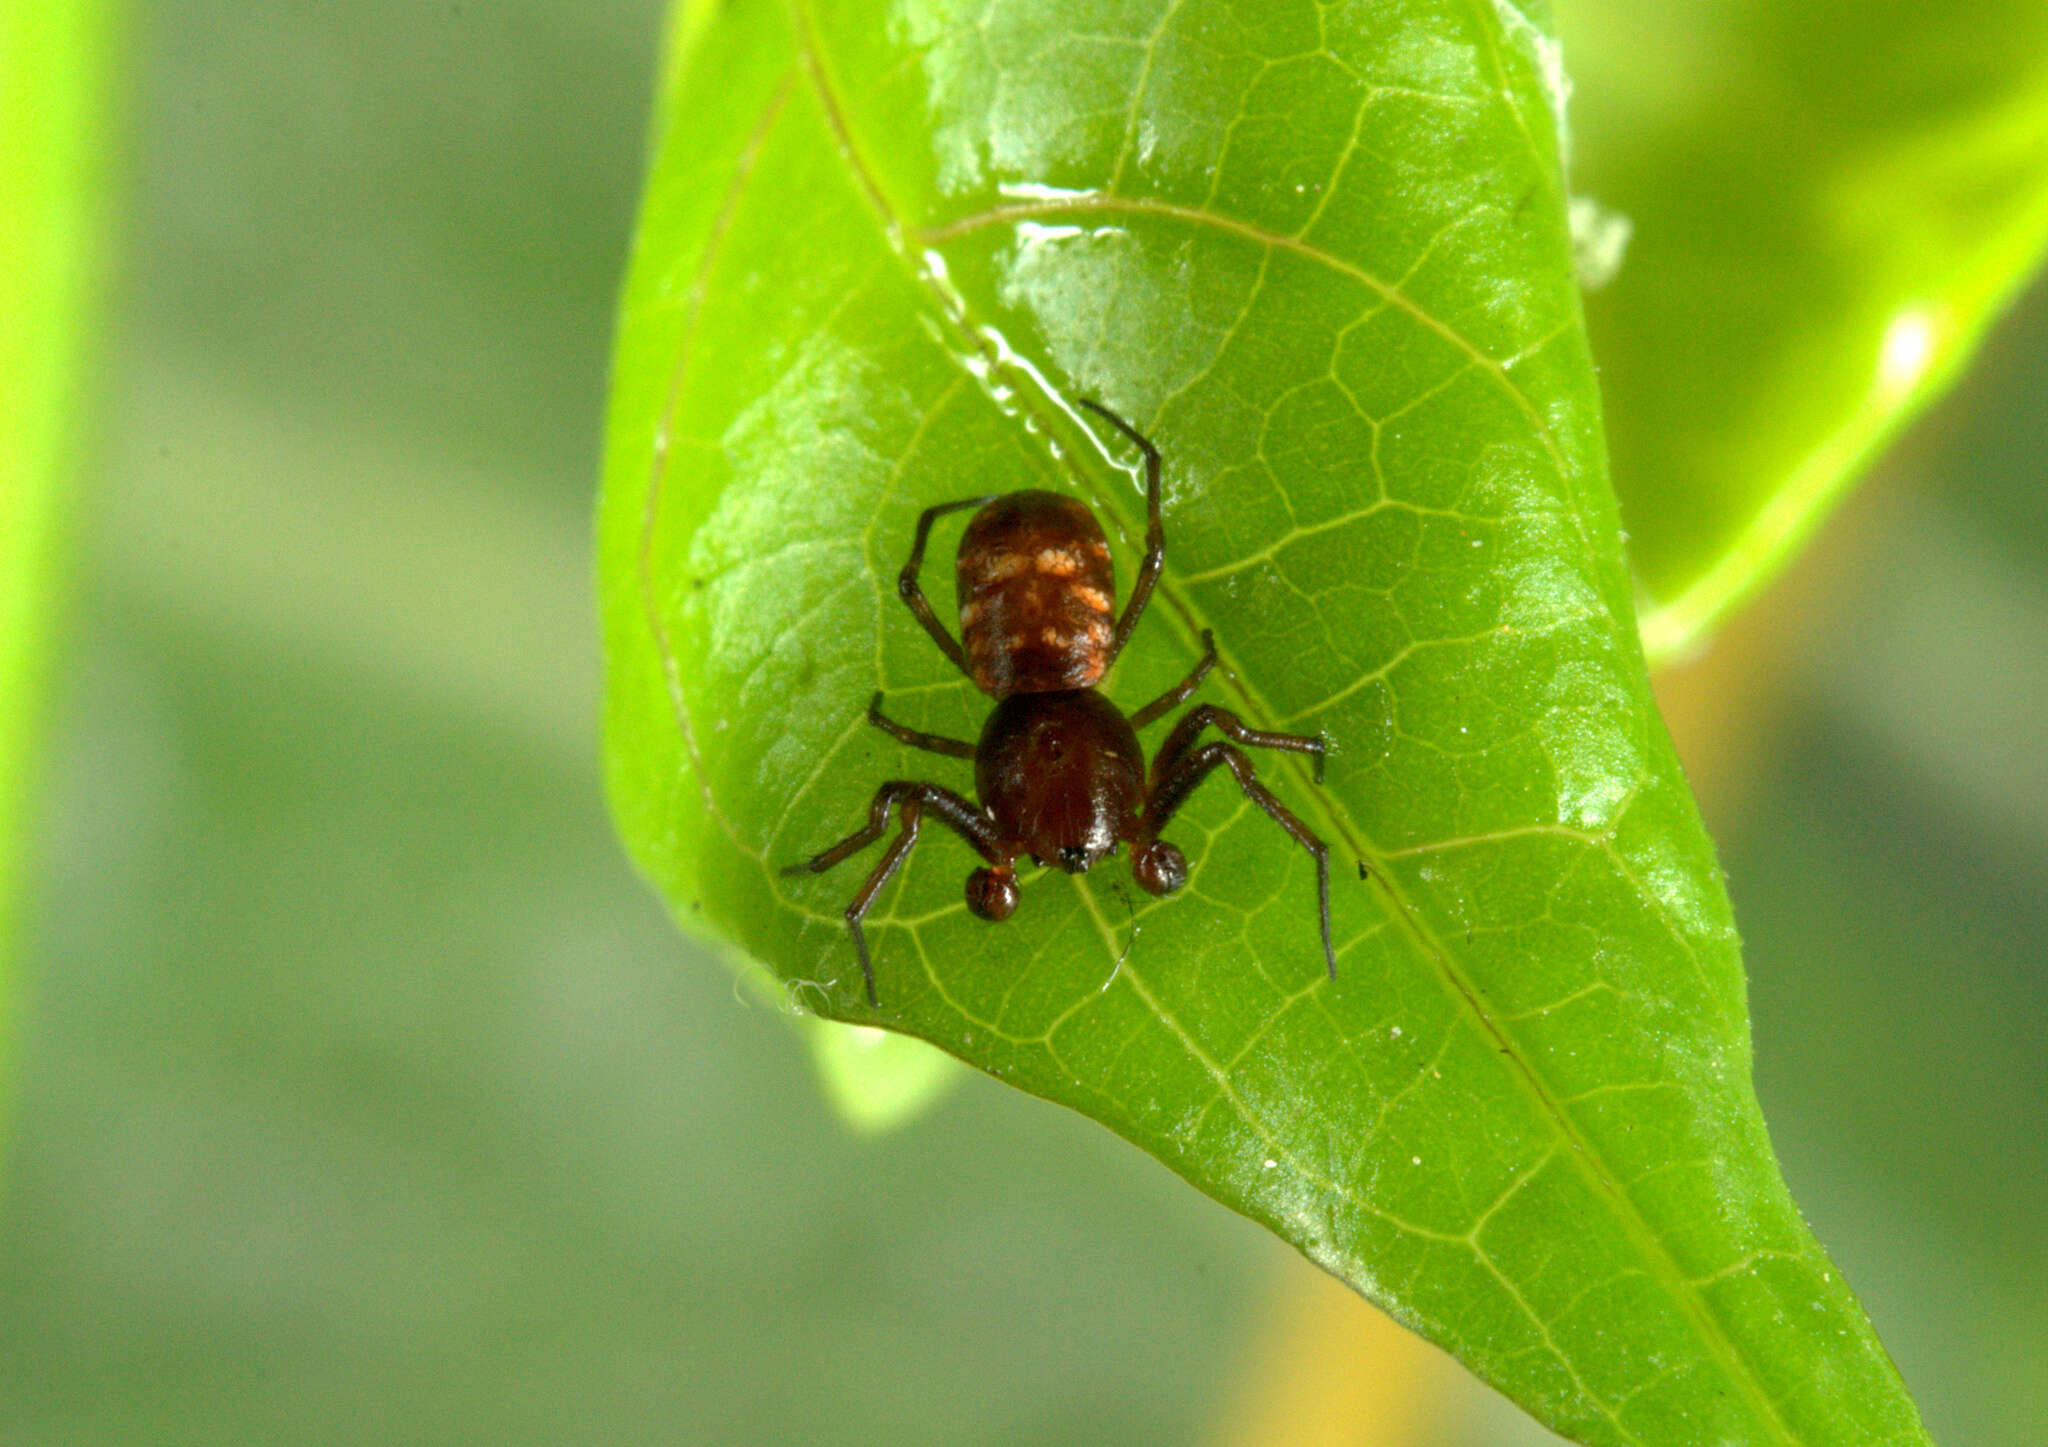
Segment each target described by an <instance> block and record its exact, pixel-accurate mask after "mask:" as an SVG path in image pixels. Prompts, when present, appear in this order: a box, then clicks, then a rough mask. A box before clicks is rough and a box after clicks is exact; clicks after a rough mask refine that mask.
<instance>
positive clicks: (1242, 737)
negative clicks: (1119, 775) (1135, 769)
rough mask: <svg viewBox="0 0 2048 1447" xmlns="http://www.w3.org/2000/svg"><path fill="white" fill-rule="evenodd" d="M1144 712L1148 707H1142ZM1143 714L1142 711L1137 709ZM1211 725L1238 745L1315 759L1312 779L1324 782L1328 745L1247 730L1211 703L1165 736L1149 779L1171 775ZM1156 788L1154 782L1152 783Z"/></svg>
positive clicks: (1303, 737) (1191, 713)
mask: <svg viewBox="0 0 2048 1447" xmlns="http://www.w3.org/2000/svg"><path fill="white" fill-rule="evenodd" d="M1145 707H1146V708H1147V709H1149V708H1150V707H1151V705H1150V704H1147V705H1146V706H1145ZM1140 711H1141V712H1143V710H1140ZM1210 724H1214V725H1216V731H1217V732H1218V733H1221V734H1224V735H1226V736H1227V737H1229V738H1233V739H1235V740H1237V741H1238V742H1239V743H1241V744H1250V745H1251V746H1252V747H1253V748H1259V749H1285V750H1287V751H1288V752H1289V753H1293V754H1308V755H1310V756H1312V757H1313V758H1314V759H1315V761H1316V762H1315V778H1316V782H1317V783H1318V784H1320V783H1322V782H1323V755H1324V754H1325V753H1326V752H1327V751H1328V748H1329V746H1328V745H1327V744H1325V743H1324V742H1323V741H1322V740H1321V739H1319V738H1310V737H1309V736H1308V735H1306V734H1276V733H1272V732H1270V731H1268V730H1266V729H1255V728H1251V727H1248V726H1247V725H1246V724H1245V721H1244V720H1243V719H1241V718H1239V717H1238V716H1237V715H1236V714H1234V713H1232V712H1231V711H1230V710H1229V709H1227V708H1218V707H1216V705H1215V704H1213V703H1205V704H1199V705H1197V706H1196V707H1194V708H1191V709H1189V710H1188V711H1187V714H1186V716H1185V717H1183V718H1182V719H1181V721H1180V722H1179V723H1177V724H1175V725H1174V726H1173V732H1172V733H1170V734H1168V735H1167V736H1166V742H1165V743H1163V744H1161V745H1160V746H1159V753H1158V755H1157V756H1156V757H1155V758H1154V759H1153V760H1152V777H1153V779H1154V780H1155V781H1157V780H1159V779H1162V778H1164V777H1165V776H1166V775H1167V774H1168V773H1170V772H1172V770H1173V769H1174V767H1175V765H1177V764H1178V763H1179V761H1180V756H1181V755H1182V754H1185V753H1186V752H1187V751H1188V750H1189V748H1190V747H1191V746H1192V745H1193V744H1194V742H1195V737H1196V736H1197V735H1198V734H1200V733H1201V732H1202V730H1203V729H1205V728H1207V727H1208V726H1209V725H1210ZM1155 787H1156V783H1155Z"/></svg>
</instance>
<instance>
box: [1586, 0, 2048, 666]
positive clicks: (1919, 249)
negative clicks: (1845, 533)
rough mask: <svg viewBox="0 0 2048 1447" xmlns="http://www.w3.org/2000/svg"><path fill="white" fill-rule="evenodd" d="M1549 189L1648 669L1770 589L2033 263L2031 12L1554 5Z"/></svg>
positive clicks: (1939, 386) (1975, 4)
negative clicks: (1564, 138)
mask: <svg viewBox="0 0 2048 1447" xmlns="http://www.w3.org/2000/svg"><path fill="white" fill-rule="evenodd" d="M1559 13H1560V16H1561V19H1562V21H1563V28H1564V31H1565V40H1566V42H1567V49H1566V54H1567V56H1568V57H1569V59H1570V62H1571V67H1572V74H1573V78H1574V81H1575V89H1574V92H1573V98H1572V116H1571V119H1572V134H1573V139H1574V143H1575V144H1574V146H1573V153H1572V165H1571V180H1572V185H1573V188H1574V189H1575V190H1580V191H1584V192H1585V193H1587V195H1588V196H1589V197H1590V198H1591V199H1593V200H1595V201H1597V202H1598V203H1600V204H1601V205H1602V206H1605V207H1607V208H1610V209H1611V210H1613V211H1615V212H1618V213H1620V214H1621V215H1623V216H1625V217H1627V218H1628V220H1629V221H1630V222H1631V223H1632V227H1633V237H1632V239H1631V241H1630V243H1629V246H1628V252H1627V260H1626V262H1625V263H1624V264H1623V266H1622V267H1621V270H1620V272H1619V273H1618V275H1617V276H1616V278H1615V280H1614V283H1613V284H1612V285H1611V286H1609V287H1606V288H1604V289H1601V290H1599V291H1597V292H1595V293H1594V294H1593V295H1592V296H1591V297H1590V299H1589V300H1588V302H1587V313H1588V317H1587V320H1588V326H1589V328H1590V330H1591V332H1592V336H1593V350H1594V354H1595V355H1596V356H1597V357H1598V358H1599V359H1600V367H1601V385H1602V387H1603V389H1604V390H1605V393H1606V400H1607V416H1608V428H1609V431H1608V437H1609V442H1610V445H1611V447H1612V449H1613V464H1614V481H1615V486H1616V489H1617V490H1618V491H1619V493H1620V495H1621V509H1622V520H1623V524H1624V526H1625V527H1626V528H1627V529H1628V532H1629V554H1630V562H1631V563H1632V564H1633V566H1634V567H1635V569H1636V571H1637V574H1638V577H1639V579H1640V582H1641V584H1642V588H1643V591H1644V594H1645V596H1646V600H1647V601H1646V602H1645V604H1644V615H1643V637H1644V642H1645V644H1646V645H1647V646H1648V648H1649V650H1650V654H1651V656H1652V658H1658V657H1663V656H1668V655H1671V654H1675V653H1680V652H1683V651H1684V650H1686V649H1687V648H1688V647H1690V646H1692V645H1694V644H1696V643H1697V642H1699V641H1700V640H1701V639H1703V638H1704V637H1705V636H1706V635H1707V633H1708V632H1710V631H1711V630H1712V628H1713V627H1714V626H1715V625H1716V624H1717V623H1718V622H1719V621H1720V619H1721V618H1722V617H1723V616H1725V615H1726V613H1727V611H1728V610H1729V609H1730V608H1732V607H1734V606H1735V605H1736V604H1737V603H1739V602H1740V601H1741V600H1742V599H1743V598H1745V597H1746V596H1748V595H1749V594H1750V593H1751V592H1753V591H1754V590H1755V589H1756V588H1758V587H1759V586H1761V585H1762V584H1763V583H1764V582H1766V581H1768V580H1769V579H1770V578H1771V577H1772V576H1773V575H1774V574H1775V573H1776V572H1777V570H1778V569H1779V568H1780V567H1781V566H1783V564H1784V563H1785V562H1786V561H1787V560H1788V559H1789V558H1790V557H1791V556H1792V555H1793V554H1794V553H1795V552H1796V551H1797V549H1798V547H1799V545H1800V544H1801V543H1802V542H1804V540H1805V539H1806V537H1807V536H1808V535H1809V534H1810V533H1811V531H1812V529H1813V528H1814V527H1815V526H1816V525H1817V523H1818V522H1819V521H1820V519H1821V518H1823V517H1824V516H1825V515H1826V514H1827V512H1828V511H1829V510H1830V509H1831V508H1832V507H1833V506H1834V504H1835V503H1836V502H1837V501H1839V499H1840V498H1841V496H1842V495H1843V493H1844V492H1845V491H1846V490H1847V489H1848V488H1849V487H1850V486H1851V485H1852V484H1853V483H1854V482H1855V480H1856V478H1857V477H1858V476H1859V475H1860V474H1861V473H1862V472H1863V471H1864V470H1865V468H1866V467H1867V466H1868V465H1869V463H1870V461H1871V459H1872V458H1873V457H1874V456H1875V455H1876V453H1877V451H1878V450H1879V449H1880V448H1881V447H1882V446H1883V445H1884V444H1885V443H1886V442H1888V441H1889V440H1890V439H1891V438H1892V437H1893V436H1894V435H1895V434H1896V433H1897V432H1898V431H1899V429H1900V428H1901V427H1902V426H1903V425H1904V424H1905V423H1906V422H1908V421H1910V420H1911V419H1912V418H1913V417H1914V416H1916V415H1917V414H1918V413H1919V412H1920V411H1921V410H1922V409H1923V408H1925V407H1926V406H1927V405H1928V403H1929V402H1930V401H1932V400H1933V399H1934V398H1935V397H1937V396H1939V395H1940V394H1941V393H1942V391H1944V390H1945V389H1946V387H1947V385H1948V383H1949V382H1950V381H1951V380H1953V378H1954V377H1955V376H1956V374H1957V373H1958V372H1959V371H1960V370H1961V368H1962V366H1963V365H1964V364H1965V363H1966V362H1967V361H1968V360H1969V358H1970V356H1971V354H1972V353H1973V352H1974V351H1975V349H1976V345H1977V342H1978V340H1979V338H1980V337H1981V335H1982V334H1983V331H1984V329H1985V327H1986V326H1987V325H1989V323H1990V322H1991V321H1992V320H1994V319H1995V318H1996V316H1997V315H1998V313H1999V312H2000V311H2001V310H2002V309H2003V307H2004V306H2005V304H2006V302H2007V301H2008V300H2010V299H2011V297H2012V296H2013V294H2014V293H2015V291H2016V290H2017V289H2018V287H2019V286H2020V285H2021V284H2022V283H2023V282H2024V281H2025V279H2026V277H2027V276H2028V275H2029V274H2030V273H2031V272H2032V271H2033V270H2034V269H2035V268H2036V267H2037V266H2038V265H2039V263H2040V259H2041V256H2042V252H2043V249H2044V247H2048V7H2043V6H2042V5H2040V4H2038V3H2036V0H1967V3H1962V4H1954V5H1919V4H1900V3H1887V4H1877V5H1871V4H1845V3H1841V0H1777V3H1770V4H1747V5H1699V4H1695V3H1689V0H1650V3H1648V4H1644V3H1639V0H1569V3H1567V4H1563V5H1560V6H1559Z"/></svg>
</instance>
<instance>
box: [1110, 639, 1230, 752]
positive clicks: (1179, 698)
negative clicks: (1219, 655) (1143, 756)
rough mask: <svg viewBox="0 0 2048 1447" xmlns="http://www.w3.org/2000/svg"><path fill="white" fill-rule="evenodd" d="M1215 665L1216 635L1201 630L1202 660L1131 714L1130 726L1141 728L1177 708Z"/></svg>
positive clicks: (1199, 685)
mask: <svg viewBox="0 0 2048 1447" xmlns="http://www.w3.org/2000/svg"><path fill="white" fill-rule="evenodd" d="M1215 666H1216V635H1215V634H1213V633H1211V632H1210V631H1209V630H1208V629H1206V628H1204V629H1203V630H1202V661H1201V662H1200V663H1197V664H1196V665H1195V666H1194V668H1193V669H1191V670H1190V671H1189V673H1188V676H1187V677H1186V678H1183V679H1182V680H1181V681H1180V682H1179V683H1176V684H1175V685H1174V686H1173V687H1172V688H1169V689H1168V690H1166V692H1164V693H1162V694H1160V695H1159V697H1157V698H1155V699H1153V700H1152V702H1150V703H1148V704H1146V705H1145V706H1144V707H1143V708H1141V709H1139V710H1138V711H1137V712H1136V713H1134V714H1132V715H1131V727H1132V728H1134V729H1141V728H1143V727H1145V725H1146V724H1148V723H1150V722H1152V720H1154V719H1156V718H1158V717H1159V716H1160V715H1161V714H1163V713H1165V712H1166V711H1167V710H1168V709H1173V708H1179V707H1180V706H1181V705H1182V704H1184V703H1186V702H1187V701H1188V695H1189V694H1191V693H1193V692H1194V691H1195V690H1196V689H1197V688H1199V687H1201V684H1202V680H1203V679H1205V678H1207V677H1208V676H1209V670H1210V669H1212V668H1214V667H1215Z"/></svg>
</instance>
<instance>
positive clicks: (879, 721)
mask: <svg viewBox="0 0 2048 1447" xmlns="http://www.w3.org/2000/svg"><path fill="white" fill-rule="evenodd" d="M868 722H869V723H871V724H873V725H874V726H875V727H876V728H878V729H880V730H881V731H882V732H883V733H885V734H887V735H888V736H889V737H890V738H892V739H894V740H896V741H897V742H898V743H901V744H909V745H910V746H911V747H912V748H913V749H928V750H930V751H931V752H932V753H935V754H946V755H948V756H949V757H952V758H955V759H971V758H973V757H974V745H973V744H970V743H968V742H967V741H966V740H965V739H949V738H947V737H945V736H944V735H943V734H925V733H919V732H918V731H917V730H916V729H912V728H905V727H904V726H903V725H902V724H900V723H898V722H896V720H895V719H893V718H890V717H888V716H887V715H886V714H884V713H883V712H882V694H881V690H880V689H877V690H876V691H875V696H874V697H873V698H871V699H869V700H868Z"/></svg>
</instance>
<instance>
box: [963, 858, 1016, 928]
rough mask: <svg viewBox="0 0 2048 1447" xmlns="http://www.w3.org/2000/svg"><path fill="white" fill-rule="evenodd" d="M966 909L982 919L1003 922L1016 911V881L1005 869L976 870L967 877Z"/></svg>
mask: <svg viewBox="0 0 2048 1447" xmlns="http://www.w3.org/2000/svg"><path fill="white" fill-rule="evenodd" d="M967 908H968V909H970V910H972V911H973V912H974V913H975V914H976V915H978V916H980V917H981V918H982V919H987V920H1005V919H1008V918H1009V917H1010V916H1011V915H1012V914H1013V913H1015V912H1016V909H1017V881H1016V879H1015V877H1013V876H1012V875H1011V873H1010V871H1009V870H1007V869H1000V870H998V869H977V870H975V871H974V873H972V874H970V875H968V876H967Z"/></svg>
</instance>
